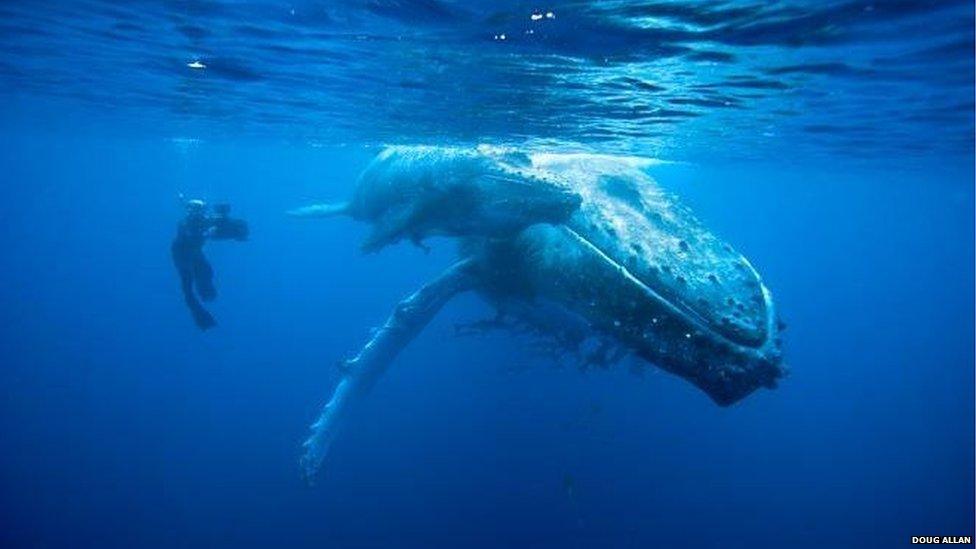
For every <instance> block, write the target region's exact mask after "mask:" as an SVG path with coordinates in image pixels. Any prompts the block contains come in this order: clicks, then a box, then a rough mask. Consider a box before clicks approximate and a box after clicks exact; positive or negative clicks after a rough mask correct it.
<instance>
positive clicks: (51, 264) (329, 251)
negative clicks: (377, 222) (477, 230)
mask: <svg viewBox="0 0 976 549" xmlns="http://www.w3.org/2000/svg"><path fill="white" fill-rule="evenodd" d="M373 152H374V151H372V150H367V149H362V148H356V147H345V148H315V147H310V146H307V145H288V144H283V143H280V142H274V141H271V142H262V141H258V140H240V141H233V140H226V141H224V142H203V143H200V144H197V145H191V146H186V145H183V146H181V145H179V144H178V143H173V142H171V141H169V140H165V139H160V138H154V137H124V136H118V135H112V134H111V132H99V131H91V132H88V133H84V132H79V133H78V134H70V133H67V134H65V133H60V134H59V133H55V132H51V131H37V132H33V133H31V132H26V133H25V132H21V131H15V129H14V128H12V127H11V126H10V125H8V126H7V127H4V128H2V132H0V166H2V169H3V173H4V176H3V179H4V182H3V185H2V187H0V219H2V223H0V254H2V255H0V261H2V266H3V277H2V282H3V283H2V285H0V315H2V316H0V323H2V325H3V326H4V328H3V329H2V330H0V364H2V367H0V389H2V397H0V542H2V543H3V544H4V545H7V546H32V547H102V548H104V547H207V546H220V547H242V546H272V545H274V546H282V547H292V546H296V547H363V546H376V545H388V546H394V545H395V546H407V547H432V546H454V547H460V546H483V547H499V546H512V545H516V544H519V545H524V546H532V547H543V546H553V547H593V546H612V547H648V546H651V545H652V544H657V545H659V546H667V547H679V546H711V547H753V546H762V545H769V546H774V547H775V546H786V545H787V544H789V545H792V546H811V547H820V546H824V544H831V545H840V546H858V547H870V546H877V547H891V546H898V545H903V544H907V542H908V538H909V536H911V535H936V534H937V535H971V534H973V512H974V510H973V483H974V479H973V459H974V454H973V444H974V440H973V406H974V402H973V381H974V380H973V346H974V341H973V333H974V325H973V301H974V296H973V284H974V281H973V262H974V253H973V237H972V227H973V214H972V204H973V198H974V197H973V176H972V157H971V156H968V155H964V156H962V157H947V158H941V157H933V158H913V159H903V158H894V159H890V160H889V161H884V162H882V161H880V160H875V161H857V162H855V161H843V160H839V159H838V160H837V161H836V162H810V163H809V164H803V163H789V162H786V161H782V162H776V161H766V162H763V163H759V162H755V163H748V162H741V163H737V164H727V163H723V164H710V163H707V162H690V163H682V164H673V165H666V166H660V167H658V168H655V169H653V170H652V174H653V175H655V176H656V177H657V178H658V179H659V180H660V182H661V183H662V184H664V185H665V186H666V187H668V188H669V189H671V190H673V191H674V192H676V193H678V194H679V195H681V196H682V198H683V199H684V201H685V202H686V203H688V204H689V205H691V206H692V207H693V208H694V209H695V211H696V212H697V213H698V215H699V216H700V217H701V218H702V219H703V220H704V221H705V223H706V224H707V225H708V226H710V227H711V228H713V229H714V230H715V231H716V232H717V233H718V234H720V235H722V236H723V237H725V238H727V239H728V240H729V241H730V242H732V243H734V244H735V245H736V246H737V247H738V248H739V249H740V250H742V251H743V252H744V253H745V254H746V255H747V256H748V257H749V258H750V259H751V260H752V261H753V263H754V264H755V265H756V267H757V268H758V269H759V271H760V272H761V273H763V275H764V276H765V279H766V282H767V285H768V286H769V287H770V288H771V289H772V290H773V292H774V295H775V296H776V298H777V301H778V304H779V307H780V310H781V312H782V316H783V317H784V319H785V320H786V322H787V323H788V325H789V328H788V332H787V338H786V350H787V358H788V362H789V365H790V367H791V370H792V374H791V375H790V377H788V378H787V379H786V380H785V381H784V382H783V383H782V385H781V387H780V388H779V389H777V390H775V391H762V392H759V393H757V394H755V395H753V396H752V397H750V398H748V399H747V400H745V401H744V402H742V403H741V404H738V405H736V406H734V407H731V408H727V409H722V408H719V407H716V406H715V405H714V404H712V403H711V402H710V401H709V400H708V399H707V398H706V397H705V396H704V395H703V394H701V393H699V392H698V391H697V390H695V389H694V388H693V387H692V386H690V385H689V384H687V383H686V382H683V381H681V380H679V379H677V378H673V377H670V376H668V375H666V374H663V373H653V374H651V375H648V376H647V377H646V378H644V379H638V378H635V377H634V376H632V375H630V374H628V373H627V372H626V368H618V369H616V370H615V371H612V372H591V373H588V374H583V373H579V372H576V371H575V370H558V369H554V368H553V367H552V366H551V365H550V364H548V363H547V361H546V360H544V359H542V358H541V357H538V356H536V355H534V354H533V353H532V351H531V342H528V341H524V340H519V339H518V338H516V337H513V336H511V335H508V334H497V335H492V336H488V337H485V338H455V337H453V335H452V334H453V324H454V323H455V322H461V321H464V320H475V319H478V318H480V316H482V315H485V314H487V313H486V309H485V307H484V306H483V305H481V304H480V303H479V302H478V301H477V299H476V298H474V297H465V298H462V299H459V300H458V301H457V302H455V303H453V304H451V305H450V306H449V307H447V309H446V310H445V311H444V312H443V313H442V314H441V315H440V316H439V317H438V319H436V320H435V322H434V323H433V324H432V325H431V326H430V327H429V328H428V329H427V330H426V331H425V332H424V333H423V334H422V335H421V337H420V338H419V339H418V340H417V341H416V342H415V343H414V344H413V345H412V346H410V347H409V348H408V349H407V350H406V352H405V353H404V354H403V355H402V356H401V358H400V359H399V360H398V361H397V363H396V365H395V367H394V368H392V370H391V371H390V373H389V374H388V375H387V376H386V377H385V378H384V379H383V380H382V382H381V383H380V384H379V385H378V386H377V387H376V389H375V391H374V393H373V394H372V396H371V398H370V400H369V402H368V405H367V407H366V409H365V411H364V413H363V414H362V415H360V416H359V417H357V418H356V419H355V420H354V422H353V424H351V425H350V427H349V428H348V430H347V431H346V432H345V433H344V436H343V437H342V438H340V440H339V441H338V443H337V444H336V446H335V448H334V452H333V454H332V456H331V459H330V461H329V463H328V464H327V467H326V472H325V475H324V476H323V478H321V479H320V480H319V482H318V484H316V485H315V486H313V487H308V486H306V485H305V484H303V482H302V481H301V479H300V477H299V471H298V467H297V457H298V455H299V452H300V448H299V444H300V441H301V440H302V439H303V437H304V435H305V433H306V426H307V424H308V423H309V421H310V420H311V419H312V418H313V417H314V415H315V413H316V411H317V408H318V406H319V405H321V404H322V402H323V401H324V399H325V398H326V396H327V394H328V390H329V388H330V387H331V383H332V382H333V381H334V369H333V367H332V365H333V364H334V362H335V361H337V360H338V359H340V358H343V357H344V356H347V355H348V354H350V353H351V352H353V351H354V350H355V349H356V348H357V346H358V345H360V344H362V342H363V341H364V340H365V338H366V337H367V334H368V329H369V328H370V327H371V326H375V325H377V324H378V323H379V322H381V321H382V320H383V318H385V315H386V314H387V312H388V311H389V310H390V308H391V307H392V305H393V304H394V303H395V302H396V300H397V299H398V298H399V297H401V296H402V295H404V294H406V293H408V292H409V291H411V290H412V289H413V288H415V287H417V286H418V285H419V284H421V283H422V282H424V281H425V280H427V279H429V278H430V277H431V276H433V275H434V274H435V273H436V272H438V270H439V269H440V268H443V267H444V266H445V265H447V264H448V262H449V261H450V257H451V254H452V247H451V246H450V245H448V244H447V243H446V242H437V243H436V245H435V250H434V251H433V252H432V253H431V254H429V255H424V254H423V253H422V252H420V251H419V250H416V249H414V248H411V247H410V246H406V245H404V246H398V247H396V248H392V249H389V250H385V251H384V252H383V253H382V254H379V255H371V256H363V255H360V254H359V253H358V251H357V246H358V242H359V240H360V239H361V237H362V236H363V234H364V232H365V228H364V227H362V226H359V225H356V224H354V223H353V222H351V221H349V220H345V219H341V220H329V221H307V222H298V221H295V220H290V219H288V218H286V217H284V216H283V215H282V212H283V211H284V210H286V209H287V208H289V207H293V206H295V205H298V204H303V203H305V202H308V201H311V200H313V199H332V198H341V197H342V196H344V195H345V194H346V193H347V192H348V191H349V189H350V188H351V187H352V184H353V182H354V177H355V175H356V174H357V173H358V171H359V170H360V169H361V168H362V167H363V166H364V164H365V163H366V162H367V161H368V159H369V158H370V156H371V154H372V153H373ZM179 191H185V192H188V193H190V194H194V195H201V196H203V197H205V198H207V199H210V200H229V201H231V202H233V204H234V209H235V212H236V213H237V214H239V215H241V216H244V217H246V218H247V219H248V220H249V221H250V223H251V227H252V234H253V237H252V240H251V241H250V242H248V243H246V244H243V245H239V244H237V243H216V244H212V245H210V246H209V248H208V254H209V255H210V257H211V259H212V261H213V263H214V264H215V267H216V269H217V275H218V287H219V291H220V297H219V299H218V301H217V302H216V303H215V304H214V306H213V310H214V312H215V314H216V316H217V318H218V321H219V322H220V326H219V327H218V328H217V329H215V330H213V331H211V332H209V333H203V334H202V333H199V332H198V331H197V330H196V329H195V328H194V326H193V324H192V323H191V321H190V318H189V315H188V314H187V311H186V310H185V309H184V306H183V303H182V301H181V299H180V296H179V289H178V283H177V278H176V275H175V273H174V272H173V268H172V266H171V264H170V258H169V250H168V245H169V241H170V239H171V237H172V234H173V231H174V228H175V223H176V221H177V220H178V216H179V215H180V207H179V205H178V202H177V200H176V198H175V195H176V193H177V192H179ZM567 479H571V480H572V489H571V490H568V489H567V486H566V480H567Z"/></svg>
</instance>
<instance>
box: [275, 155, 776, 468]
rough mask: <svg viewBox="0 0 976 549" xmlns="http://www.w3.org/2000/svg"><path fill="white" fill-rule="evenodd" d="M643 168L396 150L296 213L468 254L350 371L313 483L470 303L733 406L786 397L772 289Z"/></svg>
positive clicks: (586, 160) (317, 427)
mask: <svg viewBox="0 0 976 549" xmlns="http://www.w3.org/2000/svg"><path fill="white" fill-rule="evenodd" d="M641 168H642V161H640V160H637V159H632V158H622V157H611V156H600V155H589V154H531V155H527V154H521V153H513V152H509V151H503V150H497V149H489V148H477V149H466V148H441V147H390V148H387V149H386V150H384V151H383V152H382V153H380V154H379V155H378V156H377V157H376V159H374V160H373V162H372V163H371V164H370V165H369V167H367V169H366V170H365V171H364V172H363V174H362V176H361V178H360V181H359V184H358V186H357V190H356V192H355V194H354V196H353V198H352V200H351V201H349V202H348V203H343V204H333V205H315V206H308V207H305V208H300V209H297V210H293V211H292V212H290V213H291V214H292V215H295V216H299V217H323V216H331V215H340V214H346V215H351V216H352V217H354V218H356V219H360V220H363V221H366V222H369V223H371V224H372V225H373V227H374V231H373V234H372V235H371V236H370V237H369V238H368V239H367V243H366V244H365V245H364V248H365V249H367V250H378V249H380V248H381V247H382V246H384V245H386V244H390V243H393V242H396V241H398V240H400V239H402V238H408V239H410V240H413V241H414V242H417V243H420V242H421V241H422V240H423V238H424V237H426V236H429V235H434V234H437V235H446V236H451V237H456V238H458V239H459V240H460V243H461V245H460V248H459V249H460V252H459V254H460V258H459V260H458V261H457V262H456V263H455V264H454V265H452V266H450V267H449V268H448V269H447V270H445V271H444V272H443V273H442V274H441V275H440V276H439V277H438V278H436V279H435V280H433V281H430V282H429V283H427V284H426V285H424V286H423V287H421V288H420V289H418V290H417V291H415V292H414V293H413V294H411V295H409V296H408V297H406V298H405V299H404V300H403V301H401V302H400V303H399V304H398V305H397V306H396V308H395V309H394V311H393V313H392V314H391V315H390V317H389V318H388V319H387V321H386V323H385V324H384V325H383V326H382V327H381V328H380V329H378V330H377V331H376V332H375V333H374V334H373V336H372V338H371V339H370V340H369V341H368V342H367V343H366V345H365V346H364V347H363V348H362V349H361V350H360V351H359V353H358V354H357V355H356V356H355V357H354V358H352V359H350V360H348V361H346V362H345V367H344V368H343V374H342V379H341V380H340V382H339V384H338V385H337V386H336V388H335V391H334V393H333V395H332V398H331V399H330V401H329V402H328V404H326V406H325V407H324V409H323V410H322V413H321V415H320V416H319V418H318V419H317V420H316V421H315V423H314V424H313V425H312V433H311V435H310V436H309V438H308V439H307V440H306V441H305V443H304V447H305V454H304V456H303V457H302V465H303V468H304V472H305V474H306V475H308V476H311V475H313V474H314V473H315V471H316V470H317V469H318V467H319V465H320V464H321V463H322V460H323V459H324V458H325V456H326V453H327V452H328V448H329V446H330V444H331V443H332V441H333V440H334V438H335V436H336V434H337V432H338V430H339V428H340V427H341V425H342V422H343V419H344V417H345V416H346V415H347V414H348V413H349V412H350V410H351V409H353V408H354V407H355V404H356V402H357V400H359V399H361V398H362V397H363V396H364V395H365V394H366V393H367V392H368V391H369V389H370V388H371V387H372V385H373V383H375V381H376V380H377V379H378V378H379V377H380V375H382V373H383V372H384V371H385V369H386V367H387V366H388V365H389V364H390V362H392V360H393V359H394V358H395V357H396V355H397V353H398V352H399V351H400V350H401V349H402V348H403V347H404V346H406V345H407V344H408V343H409V342H410V341H411V340H412V339H413V338H414V337H415V336H416V335H417V334H418V333H419V332H420V330H422V329H423V327H424V326H426V324H427V323H428V322H429V321H430V320H431V318H433V316H434V315H435V314H436V313H437V311H438V310H440V308H441V307H442V306H443V305H444V304H445V303H446V302H448V301H449V300H450V299H451V298H452V297H454V296H455V295H457V294H458V293H459V292H464V291H475V292H477V293H479V294H480V295H481V296H483V297H484V298H485V299H486V300H487V301H488V302H489V303H491V304H493V305H494V306H495V307H496V308H497V309H498V310H499V312H500V313H502V314H505V315H510V316H514V317H517V318H518V319H519V321H520V322H521V323H523V324H527V325H530V326H533V327H535V328H536V329H537V330H539V331H541V332H545V333H550V334H552V335H553V336H554V337H556V338H557V340H558V341H559V342H561V343H562V344H564V345H569V346H573V345H578V344H579V343H580V342H581V341H583V340H584V339H586V338H587V337H588V336H590V335H595V336H596V337H600V338H603V339H604V340H605V341H610V342H612V343H613V345H615V346H617V347H618V348H621V349H624V350H626V351H629V352H630V353H632V354H633V355H636V356H637V357H639V358H640V359H643V360H644V361H646V362H648V363H651V364H654V365H656V366H658V367H660V368H663V369H664V370H667V371H669V372H671V373H673V374H676V375H678V376H681V377H683V378H685V379H687V380H688V381H690V382H692V383H693V384H695V385H696V386H697V387H699V388H700V389H701V390H702V391H704V392H705V393H706V394H708V396H710V397H711V398H712V399H713V400H714V401H715V402H716V403H718V404H720V405H723V406H725V405H729V404H732V403H734V402H736V401H738V400H740V399H742V398H744V397H745V396H747V395H748V394H749V393H751V392H752V391H754V390H755V389H757V388H759V387H770V388H771V387H774V386H775V383H776V380H777V379H778V378H779V377H780V376H781V375H782V374H783V369H782V365H781V363H782V358H781V351H780V340H779V331H780V326H779V323H778V321H777V317H776V314H775V310H774V307H773V301H772V297H771V294H770V292H769V290H767V289H766V287H765V286H764V285H763V284H762V281H761V279H760V277H759V275H758V273H756V271H755V270H754V269H753V268H752V266H751V265H750V264H749V262H748V261H747V260H746V259H745V258H744V257H743V256H742V255H740V254H739V253H737V252H736V251H734V250H733V248H732V247H731V246H730V245H728V244H726V243H725V242H723V241H721V240H719V239H718V238H717V237H716V236H714V235H713V234H712V233H710V232H709V231H708V230H707V229H705V227H704V226H703V225H702V224H701V223H700V222H699V221H698V220H697V219H696V218H695V217H694V216H693V215H692V214H691V212H690V211H689V210H688V209H686V208H684V207H683V206H681V205H679V204H678V203H677V202H676V201H675V200H674V198H672V197H671V196H669V195H668V194H666V193H665V192H664V191H663V190H662V189H661V188H660V187H659V186H658V185H657V184H656V183H655V182H654V180H653V179H651V178H650V177H649V176H648V175H646V174H645V173H644V172H643V171H642V169H641Z"/></svg>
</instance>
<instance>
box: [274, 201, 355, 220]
mask: <svg viewBox="0 0 976 549" xmlns="http://www.w3.org/2000/svg"><path fill="white" fill-rule="evenodd" d="M286 213H287V214H288V215H290V216H291V217H333V216H336V215H345V214H347V213H349V204H348V203H347V202H339V203H334V204H311V205H309V206H303V207H301V208H295V209H293V210H288V212H286Z"/></svg>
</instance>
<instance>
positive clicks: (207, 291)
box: [172, 195, 248, 330]
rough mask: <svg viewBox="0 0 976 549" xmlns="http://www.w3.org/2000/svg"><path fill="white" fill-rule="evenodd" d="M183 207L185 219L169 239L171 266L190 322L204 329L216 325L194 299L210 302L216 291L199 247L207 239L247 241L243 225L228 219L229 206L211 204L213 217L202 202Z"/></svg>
mask: <svg viewBox="0 0 976 549" xmlns="http://www.w3.org/2000/svg"><path fill="white" fill-rule="evenodd" d="M180 198H181V199H182V195H181V197H180ZM184 207H185V208H186V217H184V218H183V220H182V221H180V224H179V227H177V229H176V238H174V239H173V245H172V252H173V264H174V265H175V266H176V270H177V272H178V273H179V275H180V284H181V286H182V288H183V299H184V300H185V301H186V306H187V307H189V309H190V314H192V315H193V321H194V322H196V325H197V327H199V328H200V329H201V330H206V329H208V328H212V327H214V326H216V325H217V322H216V321H215V320H214V317H213V315H211V314H210V311H207V310H206V309H205V308H204V307H203V305H202V304H201V303H200V300H198V299H197V296H199V297H200V299H201V300H203V301H213V300H214V299H215V298H216V297H217V288H215V287H214V283H213V274H214V273H213V267H211V266H210V262H209V261H207V258H206V256H204V255H203V245H204V243H205V242H206V241H207V240H208V239H210V240H237V241H244V240H247V237H248V228H247V222H245V221H244V220H242V219H234V218H232V217H230V215H229V214H230V205H229V204H217V205H215V206H214V214H213V215H209V214H208V213H207V204H206V203H205V202H204V201H202V200H196V199H194V200H187V201H185V202H184Z"/></svg>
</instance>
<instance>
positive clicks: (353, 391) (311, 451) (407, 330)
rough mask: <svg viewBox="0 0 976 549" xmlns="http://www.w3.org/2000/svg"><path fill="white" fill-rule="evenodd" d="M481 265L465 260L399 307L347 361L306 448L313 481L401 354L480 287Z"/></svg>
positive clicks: (308, 471)
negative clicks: (347, 422)
mask: <svg viewBox="0 0 976 549" xmlns="http://www.w3.org/2000/svg"><path fill="white" fill-rule="evenodd" d="M474 265H475V260H474V259H471V258H468V259H463V260H461V261H459V262H457V263H455V264H454V265H452V266H451V267H449V268H448V269H447V270H446V271H444V272H443V273H441V275H440V276H439V277H437V278H436V279H434V280H432V281H431V282H429V283H427V284H426V285H424V286H423V287H422V288H420V289H419V290H417V291H416V292H414V293H412V294H410V295H409V296H407V297H406V298H405V299H404V300H403V301H401V302H400V303H398V304H397V306H396V308H395V309H394V310H393V313H392V314H391V315H390V316H389V318H387V319H386V323H385V324H383V326H382V327H381V328H379V329H378V330H376V332H374V333H373V335H372V337H370V339H369V341H368V342H366V345H364V346H363V348H362V349H361V350H360V351H359V354H357V355H356V356H355V357H354V358H352V359H350V360H347V361H345V362H344V368H343V373H342V379H341V380H340V381H339V384H338V385H337V386H336V388H335V390H334V391H333V393H332V398H331V399H329V403H328V404H326V405H325V407H324V408H323V409H322V412H321V413H320V414H319V417H318V418H317V419H316V420H315V422H314V423H313V424H312V433H311V434H310V435H309V436H308V439H306V440H305V442H304V444H302V446H303V447H304V448H305V453H304V455H302V458H301V467H302V472H303V474H304V476H305V478H306V479H307V480H311V479H312V478H313V477H314V476H315V473H316V472H317V471H318V468H319V466H320V465H321V464H322V460H324V459H325V456H326V454H328V452H329V447H330V446H331V444H332V442H333V440H335V437H336V435H337V434H338V432H339V429H340V427H341V426H342V423H343V422H344V419H345V417H346V416H347V415H348V414H349V413H350V411H351V410H352V409H353V408H354V407H355V405H356V404H357V403H358V402H359V401H361V400H362V399H363V398H364V397H365V396H366V394H367V393H368V392H369V390H370V389H371V388H372V386H373V384H374V383H375V382H376V380H378V379H379V378H380V376H382V375H383V373H384V372H385V371H386V369H387V367H388V366H389V365H390V363H391V362H393V360H394V359H395V358H396V356H397V355H398V354H399V353H400V351H401V350H402V349H403V348H404V347H406V346H407V344H409V343H410V342H411V341H413V338H414V337H416V336H417V334H418V333H420V330H422V329H423V328H424V326H426V325H427V323H429V322H430V320H431V319H432V318H434V315H435V314H437V312H438V311H439V310H440V309H441V308H442V307H443V306H444V304H446V303H447V302H448V301H450V300H451V298H453V297H454V296H455V295H457V294H458V293H460V292H463V291H466V290H468V289H470V288H471V287H472V285H473V284H474V282H475V280H474V274H473V273H474V270H473V266H474Z"/></svg>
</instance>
